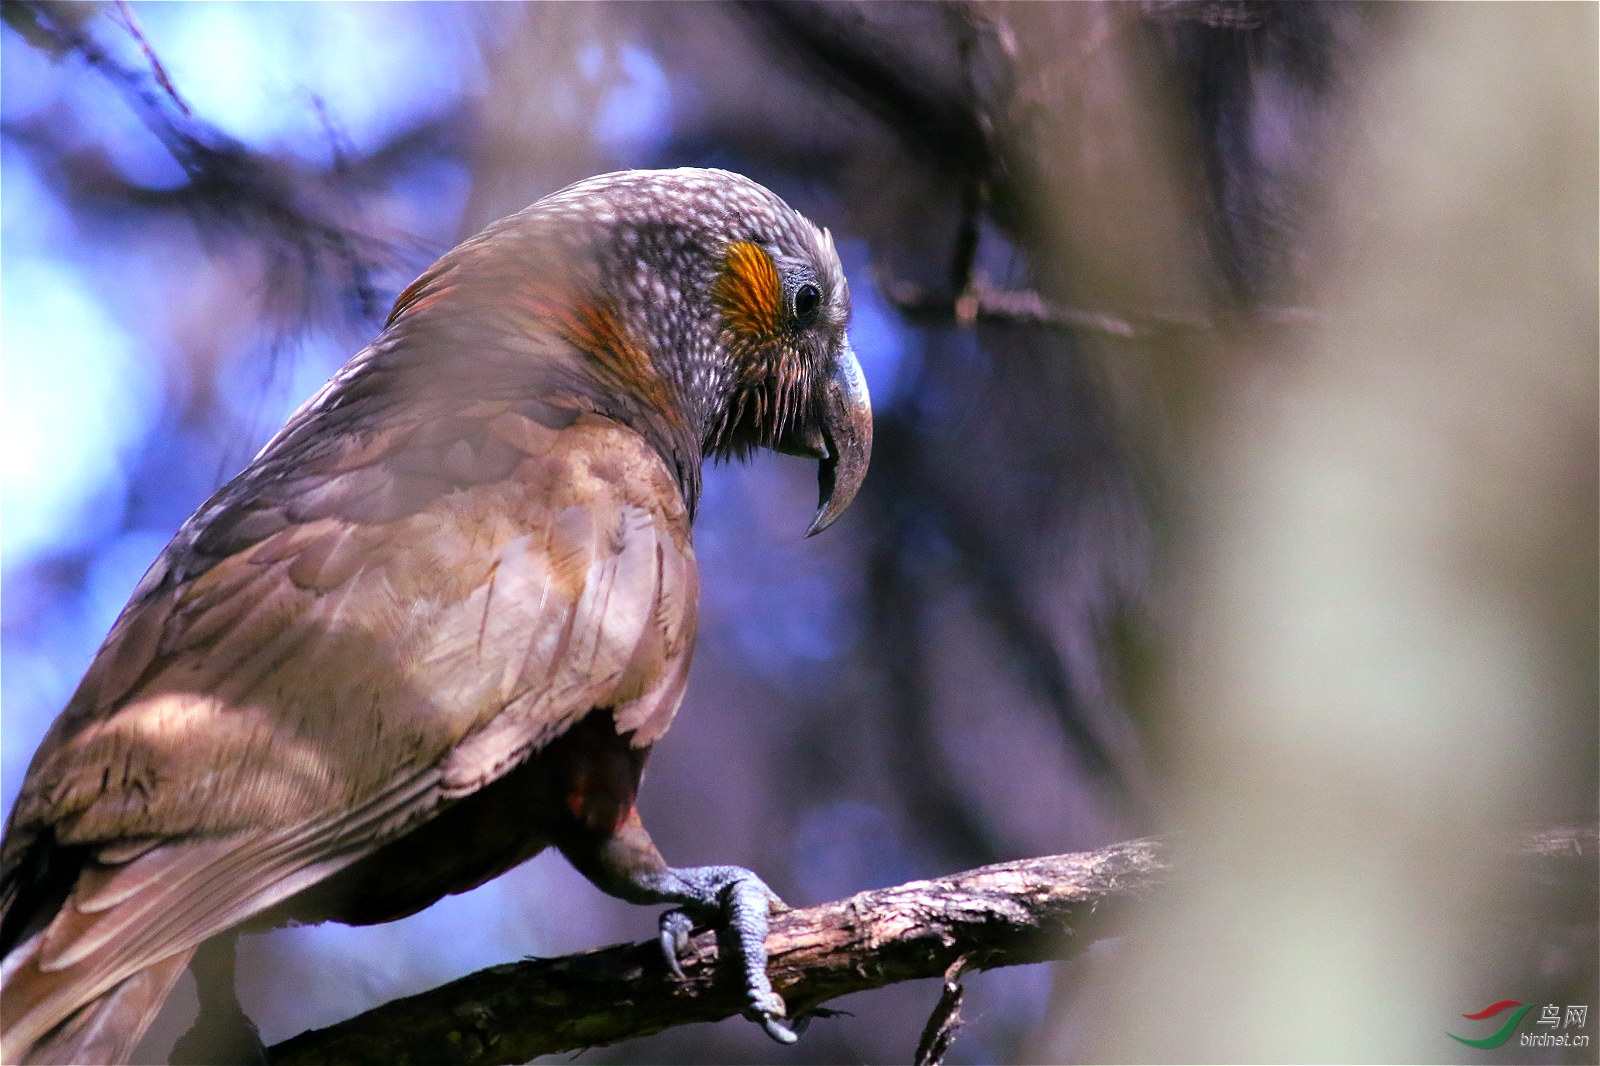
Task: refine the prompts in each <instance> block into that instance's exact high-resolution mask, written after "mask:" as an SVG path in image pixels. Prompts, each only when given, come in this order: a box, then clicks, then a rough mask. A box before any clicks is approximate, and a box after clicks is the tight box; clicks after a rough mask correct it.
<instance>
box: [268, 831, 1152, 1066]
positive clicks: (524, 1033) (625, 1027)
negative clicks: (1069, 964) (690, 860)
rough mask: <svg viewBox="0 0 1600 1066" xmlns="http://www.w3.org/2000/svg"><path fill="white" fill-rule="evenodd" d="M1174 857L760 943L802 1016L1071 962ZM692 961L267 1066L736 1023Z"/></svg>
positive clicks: (873, 901) (1107, 860)
mask: <svg viewBox="0 0 1600 1066" xmlns="http://www.w3.org/2000/svg"><path fill="white" fill-rule="evenodd" d="M1167 854H1168V853H1167V849H1166V847H1165V846H1164V845H1163V844H1161V843H1160V842H1158V841H1154V840H1134V841H1130V842H1127V843H1123V844H1116V845H1113V846H1111V847H1108V848H1102V849H1101V850H1099V851H1091V852H1084V853H1081V854H1076V855H1056V856H1051V857H1048V858H1042V859H1025V860H1022V861H1020V862H1009V863H1001V864H999V865H996V866H985V867H982V868H980V869H977V870H970V871H968V872H966V873H961V874H956V875H954V876H951V877H944V878H938V879H936V880H931V881H913V882H911V883H909V884H904V885H899V886H897V887H894V888H886V889H880V890H877V891H873V892H862V893H859V894H857V895H855V896H851V897H850V898H849V899H845V900H840V901H837V902H834V903H825V904H822V905H821V906H818V907H808V908H806V909H804V910H795V911H789V912H787V913H785V914H781V915H777V916H775V917H774V918H773V920H772V932H771V935H770V936H769V937H768V939H767V950H768V952H769V953H770V956H771V966H770V972H771V975H772V982H773V984H774V986H776V988H777V989H778V991H779V992H781V993H782V994H783V996H784V998H785V999H786V1000H787V1001H788V1003H789V1007H790V1012H791V1014H794V1015H799V1014H801V1013H803V1012H804V1011H806V1010H807V1009H809V1008H812V1007H815V1006H816V1005H818V1004H820V1003H822V1002H824V1001H826V1000H830V999H833V998H835V997H837V996H842V995H845V994H847V993H850V992H859V991H863V990H865V989H869V988H880V987H882V986H884V985H888V984H893V983H896V982H899V981H908V980H913V979H915V978H920V977H938V976H940V975H941V974H944V973H945V971H946V969H947V968H948V967H949V966H950V965H951V963H952V962H954V961H955V960H956V959H958V958H961V957H963V956H964V957H965V958H966V960H967V968H968V969H990V968H993V967H997V966H1014V965H1018V964H1020V963H1029V962H1040V961H1043V960H1046V959H1061V958H1067V957H1069V956H1071V955H1072V954H1074V953H1075V952H1076V951H1078V950H1080V949H1081V948H1082V947H1083V946H1084V945H1085V944H1087V943H1089V942H1090V941H1091V940H1092V939H1093V938H1094V936H1095V935H1096V934H1095V932H1094V930H1093V929H1092V928H1091V927H1089V925H1088V922H1089V919H1090V918H1091V916H1094V915H1096V914H1097V912H1101V911H1103V910H1104V909H1105V908H1104V907H1103V904H1108V903H1111V902H1113V901H1125V900H1129V899H1133V898H1137V897H1140V896H1142V895H1144V894H1145V893H1146V892H1147V891H1148V890H1149V889H1150V888H1152V887H1153V886H1155V885H1156V884H1157V883H1159V882H1160V881H1161V880H1162V878H1163V877H1164V876H1165V874H1166V871H1167V869H1168V857H1167ZM691 953H692V954H691V957H687V958H686V959H685V961H684V966H683V968H684V974H685V980H684V981H682V982H677V981H674V980H672V979H670V978H669V977H668V975H667V969H666V965H665V963H664V962H663V961H662V958H661V954H660V949H659V948H658V947H657V946H656V944H655V943H654V942H645V943H639V944H628V945H619V946H616V947H610V948H603V949H601V950H599V951H591V952H588V953H585V954H581V955H571V956H567V957H565V958H560V959H530V960H527V961H525V962H519V963H511V964H508V965H504V966H495V967H492V968H491V969H488V970H484V971H481V972H479V973H475V974H472V975H470V976H467V977H463V978H461V979H460V980H458V981H453V982H451V983H450V984H447V985H444V986H441V987H440V988H436V989H434V990H432V991H430V992H424V993H422V994H421V995H417V996H411V997H409V998H407V999H400V1000H396V1001H394V1002H392V1003H388V1004H385V1005H384V1006H381V1007H378V1008H376V1009H374V1010H371V1011H368V1012H367V1013H365V1014H362V1015H359V1016H358V1017H355V1018H351V1019H350V1020H348V1021H345V1022H341V1023H340V1024H338V1025H335V1026H331V1027H330V1028H327V1029H321V1030H315V1031H312V1032H307V1033H302V1034H300V1035H299V1036H296V1037H293V1038H292V1039H290V1040H286V1041H284V1042H283V1043H281V1044H278V1045H276V1046H275V1047H273V1048H272V1049H270V1051H269V1056H270V1060H271V1061H272V1062H273V1063H274V1064H275V1066H286V1064H290V1063H329V1062H339V1063H396V1064H402V1063H413V1062H432V1063H445V1062H471V1063H516V1062H526V1061H527V1060H529V1059H531V1058H533V1057H534V1056H536V1055H543V1054H548V1053H550V1052H555V1051H566V1050H570V1049H573V1048H582V1047H591V1046H596V1045H601V1044H610V1043H614V1042H616V1041H618V1040H625V1039H628V1038H631V1037H637V1036H647V1035H649V1034H650V1033H655V1032H659V1031H661V1030H662V1029H666V1028H668V1027H670V1026H675V1025H682V1024H685V1023H688V1022H708V1021H716V1020H719V1019H721V1018H726V1017H729V1016H731V1015H733V1014H737V1013H739V1011H740V1010H741V1009H742V1007H743V993H742V990H741V989H740V987H739V986H738V984H737V982H736V981H735V980H724V979H723V978H724V977H732V975H731V974H717V973H716V958H717V945H716V940H715V936H714V934H712V933H702V934H700V935H698V936H696V937H695V938H694V942H693V946H692V949H691Z"/></svg>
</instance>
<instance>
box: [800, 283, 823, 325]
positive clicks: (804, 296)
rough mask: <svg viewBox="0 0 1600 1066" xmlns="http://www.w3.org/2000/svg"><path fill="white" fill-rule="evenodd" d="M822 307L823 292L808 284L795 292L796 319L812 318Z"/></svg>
mask: <svg viewBox="0 0 1600 1066" xmlns="http://www.w3.org/2000/svg"><path fill="white" fill-rule="evenodd" d="M821 306H822V290H821V289H819V288H817V287H816V286H815V285H813V284H811V282H809V281H808V282H806V283H805V284H804V285H802V286H800V287H799V288H798V289H796V290H794V317H796V318H810V317H811V316H812V315H814V314H816V313H817V308H819V307H821Z"/></svg>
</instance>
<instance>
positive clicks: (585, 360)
mask: <svg viewBox="0 0 1600 1066" xmlns="http://www.w3.org/2000/svg"><path fill="white" fill-rule="evenodd" d="M469 290H470V291H469ZM452 291H454V292H455V293H456V295H455V296H453V297H451V298H449V299H445V296H446V294H448V293H451V292H452ZM474 296H476V298H474ZM430 301H433V302H434V303H436V304H439V305H441V310H442V311H444V310H447V308H453V309H454V310H455V312H456V316H457V318H459V317H460V313H461V312H462V311H463V310H467V309H469V308H470V309H471V311H472V313H473V314H474V315H475V317H474V318H473V319H472V322H473V323H474V324H475V328H481V329H489V330H493V331H498V333H499V334H500V336H499V337H498V339H492V340H491V341H490V342H489V343H487V344H485V343H484V342H480V341H477V340H474V341H472V342H470V343H468V344H465V345H464V346H463V347H464V348H470V349H471V350H473V351H482V350H485V349H486V348H487V349H492V350H494V351H498V352H501V353H505V352H506V351H508V350H509V351H514V352H520V353H523V354H524V356H525V357H526V360H527V361H526V362H524V363H522V364H521V371H520V372H521V373H523V374H524V375H525V376H524V378H523V381H524V382H525V384H526V385H527V387H528V388H530V389H532V390H534V391H536V392H538V393H540V394H541V398H544V399H547V400H553V401H554V402H556V403H558V404H567V403H572V404H575V405H578V406H582V407H586V408H589V409H596V410H599V411H601V412H602V413H605V414H608V415H611V416H612V417H615V418H617V419H619V420H621V421H624V422H626V423H628V424H629V425H632V426H633V427H634V428H636V429H637V430H639V432H641V433H642V434H644V435H645V436H646V437H647V438H648V439H650V440H651V441H652V443H654V444H655V445H656V446H657V448H658V450H660V451H661V453H662V455H663V457H664V458H666V459H667V461H668V462H669V463H670V464H671V465H672V466H673V467H674V468H675V469H676V470H677V472H678V476H679V480H680V483H682V484H683V486H684V490H685V495H686V496H687V497H688V498H689V500H690V503H691V507H692V506H693V500H694V497H695V495H696V494H697V491H698V484H699V465H700V461H701V458H702V456H703V455H709V456H711V457H714V458H722V457H729V456H738V455H742V454H744V453H745V452H747V451H748V450H750V449H751V448H754V447H758V446H764V447H776V448H780V449H782V450H786V451H796V452H799V453H800V454H807V455H811V454H819V449H821V451H824V452H825V451H826V446H825V445H823V444H819V443H818V442H819V441H820V440H821V439H822V438H821V436H820V435H819V434H820V433H821V430H820V429H819V428H818V427H819V426H820V425H821V422H822V419H823V416H824V411H823V409H822V408H823V404H824V393H825V392H826V390H825V389H824V383H825V382H826V381H827V380H828V379H829V378H830V376H831V375H833V374H834V373H835V372H836V371H837V369H838V367H839V365H840V360H841V359H844V358H848V359H849V361H850V362H851V363H852V364H853V363H854V356H853V355H851V354H850V352H849V342H848V338H847V332H846V331H847V327H848V325H849V320H850V293H849V287H848V285H847V284H846V282H845V277H844V271H843V269H842V267H841V266H840V263H839V256H838V253H837V252H836V251H835V249H834V245H833V240H832V238H831V236H830V235H829V234H828V233H827V232H826V231H825V230H822V229H820V228H818V227H817V226H815V225H813V224H812V223H811V222H810V221H809V220H807V219H806V218H805V217H804V216H802V215H801V214H800V213H799V212H797V211H795V210H794V209H793V208H791V207H789V205H788V204H786V203H784V202H783V201H782V200H781V199H779V198H778V197H777V196H775V195H774V194H773V193H771V192H769V191H768V190H767V189H765V188H763V187H762V186H760V185H758V184H756V183H755V182H753V181H751V180H750V179H748V178H745V177H742V176H741V175H738V174H733V173H730V172H728V171H724V170H707V169H692V168H684V169H679V170H654V171H652V170H636V171H620V172H617V173H613V174H603V175H600V176H598V177H593V178H588V179H585V180H583V181H580V182H577V183H576V184H573V185H570V186H568V187H567V188H565V189H562V190H560V191H559V192H555V193H552V194H551V195H549V196H547V197H545V198H544V199H542V200H540V201H538V202H537V203H535V204H533V205H532V206H531V207H528V208H526V209H525V210H523V211H520V212H518V213H516V214H514V215H511V216H508V217H507V218H504V219H501V220H500V221H498V222H496V223H493V224H491V225H490V226H488V227H487V228H486V229H485V230H484V231H483V232H482V233H480V234H478V235H477V236H475V237H473V238H471V239H470V240H468V241H466V242H464V243H463V244H462V245H461V246H460V247H458V248H457V249H455V250H454V251H452V252H451V253H449V254H448V255H447V256H445V257H444V258H443V259H441V260H440V262H439V264H437V265H436V266H435V267H434V268H433V269H432V270H430V271H429V272H428V273H427V274H425V275H424V276H423V277H422V278H421V279H419V280H418V282H417V284H416V285H414V286H412V288H411V289H408V290H407V292H406V293H405V294H402V296H401V299H400V301H399V303H398V304H397V305H396V310H395V313H394V315H393V316H391V326H390V328H391V330H393V331H395V332H396V334H397V336H398V335H399V334H403V333H405V332H407V331H408V330H411V329H413V328H414V327H413V326H412V325H411V324H408V321H407V319H408V317H410V316H411V311H412V309H413V308H417V309H422V308H425V307H426V306H427V305H428V303H429V302H430ZM423 317H427V316H423ZM417 325H418V326H421V325H422V323H418V324H417ZM460 332H461V331H460V330H457V331H456V333H455V334H453V337H454V339H455V343H456V344H458V345H462V344H463V341H464V340H465V338H462V337H461V336H460ZM551 334H554V335H555V336H556V337H557V338H559V340H560V341H561V342H562V344H561V345H560V346H559V347H558V348H557V349H551V348H550V347H549V346H548V345H547V344H541V343H540V342H538V341H537V338H538V337H541V336H545V337H547V336H549V335H551ZM562 353H566V354H562ZM501 365H503V366H505V367H506V368H508V369H511V368H513V364H512V363H511V362H510V361H509V360H507V359H502V360H501ZM552 368H554V369H552ZM857 377H858V378H859V374H857Z"/></svg>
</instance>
